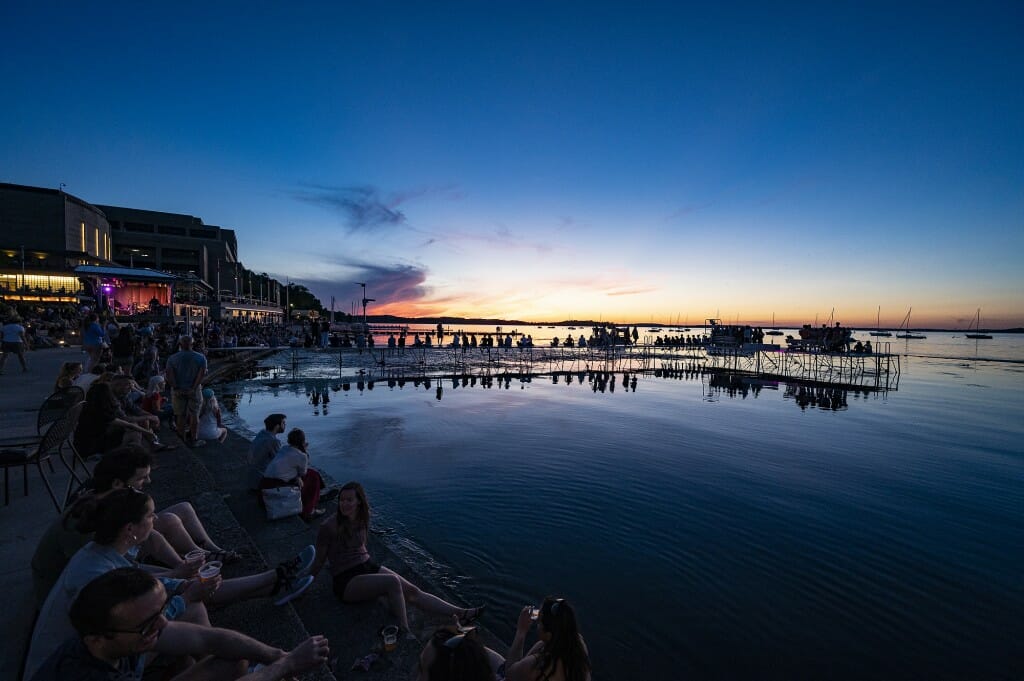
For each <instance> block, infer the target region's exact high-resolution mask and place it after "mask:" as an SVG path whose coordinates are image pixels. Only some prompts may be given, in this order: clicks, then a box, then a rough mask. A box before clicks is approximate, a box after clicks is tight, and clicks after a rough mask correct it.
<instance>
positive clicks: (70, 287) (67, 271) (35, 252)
mask: <svg viewBox="0 0 1024 681" xmlns="http://www.w3.org/2000/svg"><path fill="white" fill-rule="evenodd" d="M111 247H112V246H111V239H110V223H109V222H108V221H107V218H106V216H105V215H104V214H103V211H101V210H100V209H98V208H97V207H96V206H94V205H92V204H90V203H88V202H86V201H84V200H82V199H80V198H78V197H77V196H73V195H71V194H68V193H67V192H65V191H63V189H47V188H44V187H29V186H25V185H18V184H8V183H0V295H2V296H3V298H4V299H5V300H8V301H17V302H39V303H77V302H79V299H80V298H81V297H83V296H88V295H89V294H88V293H87V292H86V291H85V290H84V289H83V286H82V284H81V282H80V281H79V279H78V276H77V275H76V274H75V268H76V267H79V266H81V265H94V266H105V265H113V264H114V263H113V262H112V261H111V260H110V253H111Z"/></svg>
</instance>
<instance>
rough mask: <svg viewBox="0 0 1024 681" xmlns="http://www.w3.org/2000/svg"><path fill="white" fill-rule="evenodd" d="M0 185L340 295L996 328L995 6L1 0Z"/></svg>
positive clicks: (1016, 262)
mask: <svg viewBox="0 0 1024 681" xmlns="http://www.w3.org/2000/svg"><path fill="white" fill-rule="evenodd" d="M2 14H3V21H2V22H0V79H2V80H0V82H2V83H3V87H2V89H0V101H2V102H3V104H2V106H0V130H2V131H3V132H2V134H0V181H6V182H14V183H18V184H28V185H36V186H44V187H51V188H56V187H58V186H59V185H60V183H64V184H65V185H66V190H67V191H68V192H69V193H71V194H74V195H75V196H78V197H81V198H83V199H85V200H86V201H89V202H91V203H100V204H112V205H121V206H129V207H134V208H145V209H150V210H161V211H168V212H174V213H185V214H189V215H195V216H198V217H200V218H201V219H202V220H203V221H204V222H205V223H207V224H212V225H219V226H222V227H228V228H232V229H234V230H236V232H237V234H238V240H239V255H240V258H241V260H242V261H243V262H244V264H245V265H246V266H247V267H249V268H250V269H254V270H256V271H258V272H261V271H265V272H268V273H270V274H272V275H275V276H277V277H279V278H280V279H281V280H282V281H284V280H286V279H287V280H290V281H295V282H299V283H302V284H304V285H306V286H308V287H309V288H310V289H311V290H312V291H313V292H314V293H316V294H317V295H318V296H319V297H320V298H321V300H322V301H323V302H324V303H325V305H330V300H331V298H332V297H333V298H334V299H335V301H336V309H338V310H342V311H351V310H352V309H353V308H352V306H353V305H354V304H355V302H356V301H358V299H359V298H360V297H361V291H360V288H359V286H358V285H357V283H356V282H366V284H367V295H368V297H370V298H374V299H375V302H373V303H371V305H370V309H369V311H370V313H371V314H373V313H378V314H397V315H403V316H441V315H450V316H464V317H489V318H505V319H520V320H526V321H537V322H547V321H559V320H564V319H601V320H605V321H617V322H619V323H629V322H633V323H642V324H643V323H661V324H664V323H669V322H675V321H677V320H678V321H680V322H681V323H683V322H688V323H691V324H695V323H699V322H700V321H701V320H703V319H704V318H706V317H715V316H717V317H721V318H724V319H726V320H728V321H733V320H739V321H741V322H747V323H761V324H769V323H770V322H771V319H772V317H773V315H774V316H775V319H776V322H777V323H778V324H780V325H781V324H790V325H792V324H801V323H806V322H813V321H814V320H815V318H816V317H817V318H820V319H821V320H822V321H824V320H825V319H827V318H829V317H830V316H832V317H833V318H834V319H835V320H837V321H841V322H843V323H846V324H851V325H872V326H873V325H874V323H875V319H876V315H877V314H879V313H878V310H879V308H880V310H881V312H880V314H881V323H882V325H883V326H896V325H897V324H899V323H900V321H901V320H902V319H903V318H904V315H906V314H907V311H908V310H909V309H910V308H911V307H912V308H913V317H912V324H913V326H941V327H958V326H966V324H967V323H968V322H969V321H970V320H971V319H973V317H974V315H975V310H976V309H977V308H981V309H982V313H981V314H982V320H983V322H982V325H983V326H988V327H993V328H1006V327H1011V326H1024V266H1022V265H1024V3H1021V2H1019V1H1016V2H1005V3H998V2H984V1H982V2H973V1H972V2H961V3H956V2H949V3H922V4H915V3H912V2H906V3H892V2H877V3H875V2H850V3H845V2H836V3H763V2H756V3H755V2H749V3H746V2H733V3H730V2H725V3H679V2H673V3H658V2H644V3H635V2H621V3H605V2H599V1H597V0H591V1H589V2H526V1H519V2H501V1H489V2H483V1H480V2H464V3H451V2H443V1H439V2H432V3H424V2H417V3H404V2H359V3H350V2H340V1H336V2H323V3H317V2H293V3H280V2H278V3H271V2H246V3H231V2H216V3H209V2H204V3H192V2H176V3H124V4H121V3H116V2H105V3H71V2H68V3H60V2H57V3H13V2H12V3H7V4H6V6H5V7H4V10H3V12H2Z"/></svg>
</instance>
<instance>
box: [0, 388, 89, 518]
mask: <svg viewBox="0 0 1024 681" xmlns="http://www.w3.org/2000/svg"><path fill="white" fill-rule="evenodd" d="M84 406H85V403H84V402H79V403H78V404H76V405H74V406H73V407H71V408H70V409H68V410H66V412H65V413H64V415H63V416H61V417H59V418H58V419H57V420H56V421H54V422H53V424H52V425H51V426H50V427H49V428H48V429H47V430H46V433H44V434H43V437H42V439H41V440H40V441H39V443H38V444H36V445H29V446H26V447H9V448H4V449H0V467H2V468H3V469H4V506H8V505H10V503H11V495H10V469H12V468H15V467H17V466H20V467H21V471H22V477H23V478H24V489H25V496H26V497H27V496H28V467H29V466H30V465H34V466H35V467H36V468H38V469H39V477H41V478H42V479H43V484H44V485H46V491H47V492H48V493H49V494H50V499H51V500H52V501H53V505H54V507H55V508H56V509H57V513H60V512H61V511H62V510H63V508H62V505H61V503H60V501H59V500H58V499H57V495H56V494H54V492H53V486H52V485H50V480H49V479H48V478H47V477H46V471H45V470H43V462H44V461H45V462H46V463H48V464H50V468H51V471H52V469H53V464H52V462H51V461H50V457H51V456H54V455H56V456H57V458H58V459H60V461H61V463H62V464H64V467H65V468H66V469H67V470H68V473H70V474H71V476H72V477H73V478H74V479H78V475H76V474H75V472H74V470H73V469H72V467H71V466H69V465H68V463H67V462H66V461H65V460H64V457H63V456H62V453H61V448H62V447H63V445H64V443H65V441H67V439H68V438H69V437H71V435H72V433H74V432H75V427H76V426H77V425H78V417H79V416H80V415H81V413H82V407H84ZM69 485H70V481H69Z"/></svg>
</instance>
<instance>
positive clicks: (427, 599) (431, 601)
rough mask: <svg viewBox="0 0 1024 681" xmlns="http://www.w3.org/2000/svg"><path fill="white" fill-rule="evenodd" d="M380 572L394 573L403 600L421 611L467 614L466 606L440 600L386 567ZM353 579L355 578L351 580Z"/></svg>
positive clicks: (439, 613)
mask: <svg viewBox="0 0 1024 681" xmlns="http://www.w3.org/2000/svg"><path fill="white" fill-rule="evenodd" d="M380 571H381V573H382V574H390V575H394V576H395V577H397V578H398V580H399V581H400V582H401V584H402V595H403V596H405V602H406V603H408V604H410V605H415V606H416V607H417V608H419V609H420V610H422V611H423V612H429V613H434V614H436V615H459V616H460V617H465V616H466V614H467V609H466V608H459V607H457V606H454V605H452V604H451V603H449V602H448V601H445V600H442V599H440V598H438V597H437V596H435V595H433V594H428V593H427V592H426V591H422V590H421V589H420V588H419V587H418V586H416V585H415V584H413V583H412V582H409V581H408V580H406V579H405V578H404V577H402V576H401V575H398V574H395V573H394V572H392V571H391V570H389V569H387V568H386V567H382V568H381V569H380ZM353 581H355V580H353ZM345 593H346V595H347V594H348V591H347V590H346V592H345Z"/></svg>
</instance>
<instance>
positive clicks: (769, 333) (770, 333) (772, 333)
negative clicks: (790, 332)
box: [764, 312, 782, 336]
mask: <svg viewBox="0 0 1024 681" xmlns="http://www.w3.org/2000/svg"><path fill="white" fill-rule="evenodd" d="M764 335H766V336H781V335H782V332H781V331H779V327H777V326H775V313H774V312H772V328H771V329H769V330H768V331H765V332H764Z"/></svg>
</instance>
